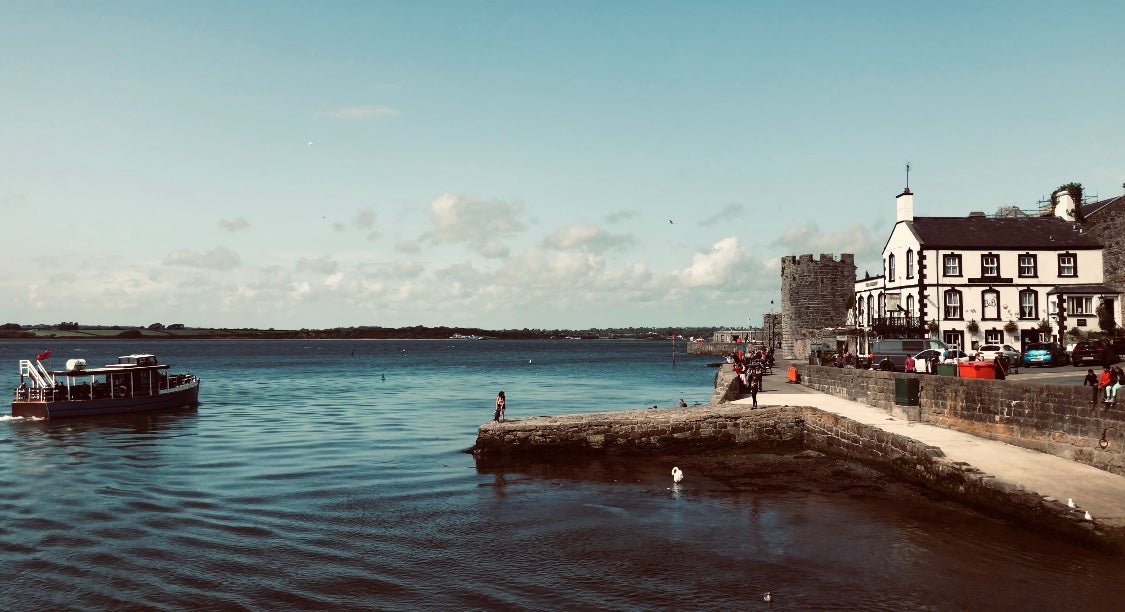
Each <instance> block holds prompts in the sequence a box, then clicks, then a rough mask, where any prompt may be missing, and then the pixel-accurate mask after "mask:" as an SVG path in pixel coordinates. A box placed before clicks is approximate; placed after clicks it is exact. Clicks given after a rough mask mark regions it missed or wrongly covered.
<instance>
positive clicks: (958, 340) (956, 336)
mask: <svg viewBox="0 0 1125 612" xmlns="http://www.w3.org/2000/svg"><path fill="white" fill-rule="evenodd" d="M963 338H964V333H963V332H960V331H947V332H945V333H943V334H942V338H941V340H942V342H944V343H946V344H948V345H949V348H953V349H958V350H960V348H961V345H962V344H963V343H964V340H963Z"/></svg>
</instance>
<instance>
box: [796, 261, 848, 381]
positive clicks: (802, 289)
mask: <svg viewBox="0 0 1125 612" xmlns="http://www.w3.org/2000/svg"><path fill="white" fill-rule="evenodd" d="M854 302H855V256H854V255H852V254H851V253H842V254H841V255H840V259H839V261H837V260H836V259H835V258H833V256H832V255H831V254H827V255H826V254H821V256H820V258H819V259H813V256H812V255H801V256H800V257H793V256H791V255H790V256H786V257H782V258H781V313H782V316H781V354H782V355H783V356H784V357H786V358H787V359H795V358H799V357H805V356H807V355H808V354H809V345H810V340H809V336H810V334H811V333H813V332H816V331H818V330H822V329H824V328H826V327H844V326H845V325H846V324H847V318H848V309H849V308H851V306H852V304H853V303H854Z"/></svg>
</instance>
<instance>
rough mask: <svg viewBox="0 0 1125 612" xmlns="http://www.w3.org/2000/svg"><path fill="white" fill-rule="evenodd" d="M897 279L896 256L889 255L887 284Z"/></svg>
mask: <svg viewBox="0 0 1125 612" xmlns="http://www.w3.org/2000/svg"><path fill="white" fill-rule="evenodd" d="M894 279H895V254H894V253H891V254H890V255H887V282H891V281H893V280H894Z"/></svg>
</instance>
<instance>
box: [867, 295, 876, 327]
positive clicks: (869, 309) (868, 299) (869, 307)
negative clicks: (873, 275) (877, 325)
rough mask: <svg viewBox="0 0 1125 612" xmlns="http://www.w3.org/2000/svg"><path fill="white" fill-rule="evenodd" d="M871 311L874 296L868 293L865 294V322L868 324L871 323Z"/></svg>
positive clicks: (873, 309) (873, 304)
mask: <svg viewBox="0 0 1125 612" xmlns="http://www.w3.org/2000/svg"><path fill="white" fill-rule="evenodd" d="M873 312H875V296H873V295H871V294H868V295H867V324H868V325H871V318H872V317H874V316H875V315H874V314H872V313H873Z"/></svg>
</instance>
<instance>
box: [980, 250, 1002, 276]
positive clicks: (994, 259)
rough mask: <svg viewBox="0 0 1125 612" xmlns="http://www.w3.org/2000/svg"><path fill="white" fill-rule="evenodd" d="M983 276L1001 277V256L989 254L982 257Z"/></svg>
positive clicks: (981, 270) (981, 269)
mask: <svg viewBox="0 0 1125 612" xmlns="http://www.w3.org/2000/svg"><path fill="white" fill-rule="evenodd" d="M980 275H981V276H1000V256H999V255H994V254H992V253H989V254H987V255H981V256H980Z"/></svg>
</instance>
